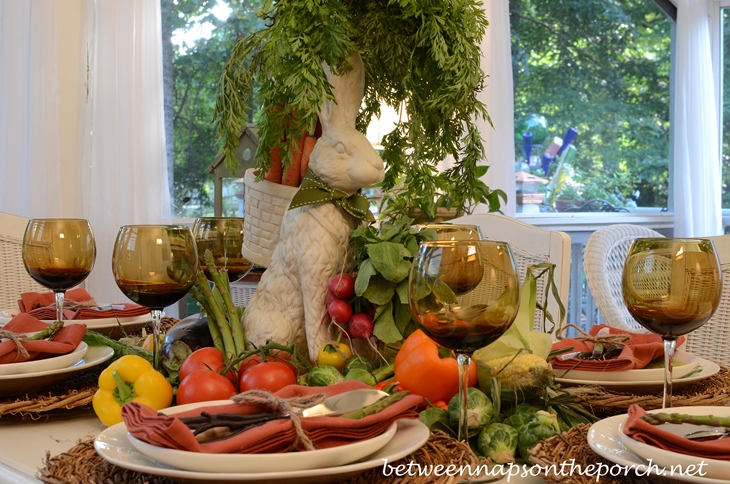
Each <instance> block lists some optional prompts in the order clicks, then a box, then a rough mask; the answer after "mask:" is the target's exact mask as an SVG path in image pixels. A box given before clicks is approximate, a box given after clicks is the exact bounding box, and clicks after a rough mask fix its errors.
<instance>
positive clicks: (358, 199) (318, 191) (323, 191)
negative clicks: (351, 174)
mask: <svg viewBox="0 0 730 484" xmlns="http://www.w3.org/2000/svg"><path fill="white" fill-rule="evenodd" d="M321 202H332V203H334V204H335V205H337V206H338V207H340V208H342V209H343V210H344V211H345V212H347V213H349V214H350V215H352V216H353V217H355V218H357V219H360V220H367V221H368V222H375V217H374V216H373V214H372V213H371V212H370V202H369V201H368V199H367V198H366V197H365V195H363V194H362V193H360V192H359V191H358V192H357V193H354V194H352V195H348V194H347V193H345V192H341V191H339V190H335V189H334V188H332V187H331V186H329V185H327V184H326V183H325V182H323V181H322V179H321V178H320V177H318V176H317V175H315V174H314V173H313V172H312V170H307V174H306V175H305V176H304V179H303V180H302V184H301V185H300V186H299V190H298V191H297V193H296V194H295V195H294V198H292V201H291V203H290V204H289V210H291V209H293V208H298V207H302V206H304V205H311V204H314V203H321Z"/></svg>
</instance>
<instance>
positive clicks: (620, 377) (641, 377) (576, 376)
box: [553, 350, 700, 383]
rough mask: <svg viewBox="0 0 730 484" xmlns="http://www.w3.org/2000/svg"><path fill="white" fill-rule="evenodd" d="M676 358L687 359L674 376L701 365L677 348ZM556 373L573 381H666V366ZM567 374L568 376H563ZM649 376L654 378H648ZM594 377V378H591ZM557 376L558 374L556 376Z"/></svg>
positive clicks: (676, 376)
mask: <svg viewBox="0 0 730 484" xmlns="http://www.w3.org/2000/svg"><path fill="white" fill-rule="evenodd" d="M674 358H675V360H677V359H680V358H681V359H682V361H686V363H685V364H683V365H676V366H674V368H673V370H672V375H674V376H673V378H676V379H680V378H682V377H684V376H685V375H687V374H688V373H691V372H692V370H694V369H695V368H697V366H698V365H699V360H700V358H699V357H697V356H695V355H693V354H692V353H688V352H686V351H682V350H677V351H676V353H675V354H674ZM553 372H554V373H555V375H561V376H560V378H561V379H564V380H573V381H589V382H595V381H600V382H602V383H603V382H617V383H618V382H620V383H629V382H632V381H657V382H663V381H664V368H640V369H637V370H624V371H603V372H601V371H585V370H566V369H563V368H559V369H557V370H556V369H554V370H553ZM647 372H650V373H647ZM563 375H567V376H563ZM647 376H651V377H653V378H651V379H647V378H646V377H647ZM589 377H593V378H589ZM556 378H557V376H556Z"/></svg>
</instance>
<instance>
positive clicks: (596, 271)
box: [583, 224, 664, 333]
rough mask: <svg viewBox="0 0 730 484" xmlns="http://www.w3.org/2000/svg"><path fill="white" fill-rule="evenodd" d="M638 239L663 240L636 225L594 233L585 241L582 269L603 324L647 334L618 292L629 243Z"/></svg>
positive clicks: (610, 228)
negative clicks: (654, 238)
mask: <svg viewBox="0 0 730 484" xmlns="http://www.w3.org/2000/svg"><path fill="white" fill-rule="evenodd" d="M638 237H664V236H663V235H662V234H660V233H659V232H656V231H654V230H652V229H648V228H645V227H640V226H638V225H629V224H617V225H610V226H608V227H605V228H602V229H599V230H596V231H595V232H593V233H592V234H591V236H590V237H589V238H588V241H587V242H586V247H585V251H584V252H583V269H584V270H585V274H586V282H587V283H588V287H589V288H590V290H591V294H592V295H593V299H594V300H595V301H596V307H597V308H598V310H599V311H600V312H601V315H602V316H603V319H604V320H605V321H606V324H608V325H609V326H613V327H615V328H619V329H623V330H625V331H633V332H635V333H648V332H649V330H647V329H645V328H644V327H643V326H641V325H640V324H639V323H638V322H637V321H636V320H635V319H634V318H633V316H631V313H629V310H628V309H626V305H625V304H624V299H623V294H622V292H621V274H622V272H623V270H624V261H625V259H626V253H627V252H628V250H629V247H630V246H631V242H633V241H634V239H636V238H638Z"/></svg>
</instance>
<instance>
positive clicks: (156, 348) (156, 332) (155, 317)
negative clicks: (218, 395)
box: [150, 309, 162, 371]
mask: <svg viewBox="0 0 730 484" xmlns="http://www.w3.org/2000/svg"><path fill="white" fill-rule="evenodd" d="M150 313H152V366H153V367H154V369H155V370H157V371H161V370H162V365H161V364H160V326H161V325H162V322H161V321H162V310H161V309H152V310H150Z"/></svg>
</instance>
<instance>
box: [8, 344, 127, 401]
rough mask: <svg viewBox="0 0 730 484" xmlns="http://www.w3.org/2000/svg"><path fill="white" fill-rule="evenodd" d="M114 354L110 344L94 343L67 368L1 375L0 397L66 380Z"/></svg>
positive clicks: (31, 390)
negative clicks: (81, 356)
mask: <svg viewBox="0 0 730 484" xmlns="http://www.w3.org/2000/svg"><path fill="white" fill-rule="evenodd" d="M113 355H114V350H113V349H111V348H110V347H108V346H103V345H92V346H89V349H88V350H87V351H86V354H85V355H84V357H83V358H81V359H80V360H78V361H77V362H76V363H74V364H72V365H70V366H68V367H66V368H58V369H56V370H47V371H39V372H36V373H25V374H23V375H0V397H9V396H17V395H25V394H26V393H28V392H34V391H40V390H43V389H45V388H47V387H49V386H51V385H53V384H55V383H58V382H60V381H62V380H65V379H66V378H68V377H70V376H71V375H73V374H74V373H78V372H79V371H81V370H85V369H87V368H91V367H92V366H96V365H99V364H101V363H103V362H105V361H106V360H108V359H109V358H111V357H112V356H113Z"/></svg>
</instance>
